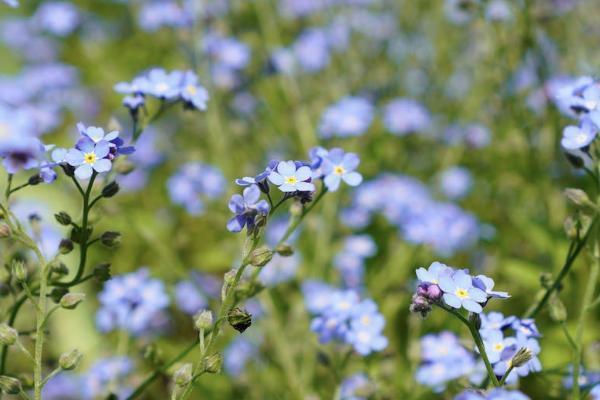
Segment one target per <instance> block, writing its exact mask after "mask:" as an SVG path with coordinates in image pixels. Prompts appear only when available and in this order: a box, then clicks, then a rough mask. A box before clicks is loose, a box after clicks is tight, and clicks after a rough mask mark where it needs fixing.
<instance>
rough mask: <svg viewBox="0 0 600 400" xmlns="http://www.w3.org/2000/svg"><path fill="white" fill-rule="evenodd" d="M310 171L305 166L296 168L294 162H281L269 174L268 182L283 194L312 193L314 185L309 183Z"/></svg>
mask: <svg viewBox="0 0 600 400" xmlns="http://www.w3.org/2000/svg"><path fill="white" fill-rule="evenodd" d="M311 176H312V171H311V169H310V167H307V166H305V165H303V166H300V167H298V166H297V165H296V163H295V162H294V161H281V162H279V164H277V168H276V170H274V171H271V173H270V174H269V181H271V183H273V184H274V185H276V186H278V187H279V190H281V191H282V192H285V193H290V192H313V191H314V190H315V185H314V184H313V183H312V182H310V179H311Z"/></svg>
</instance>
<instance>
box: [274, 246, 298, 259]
mask: <svg viewBox="0 0 600 400" xmlns="http://www.w3.org/2000/svg"><path fill="white" fill-rule="evenodd" d="M275 251H276V252H277V254H279V255H280V256H282V257H289V256H291V255H292V254H294V248H293V247H292V246H290V245H289V244H287V243H282V244H280V245H279V246H277V247H276V248H275Z"/></svg>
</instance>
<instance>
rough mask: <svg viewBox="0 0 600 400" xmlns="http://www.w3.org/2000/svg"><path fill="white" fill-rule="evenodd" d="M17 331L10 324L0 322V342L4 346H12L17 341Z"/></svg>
mask: <svg viewBox="0 0 600 400" xmlns="http://www.w3.org/2000/svg"><path fill="white" fill-rule="evenodd" d="M18 338H19V332H17V330H16V329H15V328H13V327H12V326H8V325H7V324H0V343H2V344H3V345H5V346H12V345H13V344H15V343H16V342H17V339H18Z"/></svg>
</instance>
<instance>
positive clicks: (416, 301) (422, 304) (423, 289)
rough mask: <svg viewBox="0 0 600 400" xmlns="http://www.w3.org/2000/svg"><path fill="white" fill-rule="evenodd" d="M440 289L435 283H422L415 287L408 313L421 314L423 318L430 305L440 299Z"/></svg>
mask: <svg viewBox="0 0 600 400" xmlns="http://www.w3.org/2000/svg"><path fill="white" fill-rule="evenodd" d="M442 295H443V292H442V289H440V287H439V286H438V285H436V284H435V283H428V282H422V283H420V284H419V286H418V287H417V292H416V293H415V294H414V295H413V297H412V301H411V303H410V312H414V313H417V312H418V313H421V316H423V318H425V317H426V316H427V314H429V312H430V311H431V306H432V304H434V303H436V302H437V301H439V299H441V298H442Z"/></svg>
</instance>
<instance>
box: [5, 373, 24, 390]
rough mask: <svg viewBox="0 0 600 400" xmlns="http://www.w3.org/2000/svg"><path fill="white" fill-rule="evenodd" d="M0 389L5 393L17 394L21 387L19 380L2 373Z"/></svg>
mask: <svg viewBox="0 0 600 400" xmlns="http://www.w3.org/2000/svg"><path fill="white" fill-rule="evenodd" d="M0 390H2V393H6V394H19V393H21V390H23V387H22V386H21V381H20V380H18V379H17V378H13V377H11V376H6V375H2V376H0Z"/></svg>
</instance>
